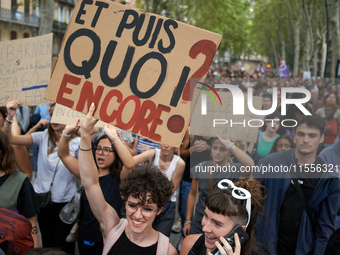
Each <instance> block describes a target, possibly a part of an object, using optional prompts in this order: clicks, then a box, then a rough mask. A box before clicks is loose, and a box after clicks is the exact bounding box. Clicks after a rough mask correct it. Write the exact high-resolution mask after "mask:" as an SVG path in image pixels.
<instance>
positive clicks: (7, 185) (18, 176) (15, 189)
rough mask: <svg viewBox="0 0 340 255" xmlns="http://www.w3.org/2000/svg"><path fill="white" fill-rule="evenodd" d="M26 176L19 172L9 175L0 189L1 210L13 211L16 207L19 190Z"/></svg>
mask: <svg viewBox="0 0 340 255" xmlns="http://www.w3.org/2000/svg"><path fill="white" fill-rule="evenodd" d="M26 178H28V177H27V175H25V174H24V173H22V172H20V171H15V172H14V173H12V174H10V176H9V177H8V178H7V180H6V181H5V182H4V183H3V184H2V185H1V187H0V193H1V196H0V204H1V207H2V208H7V209H10V210H11V209H13V208H16V207H17V201H18V196H19V192H20V189H21V187H22V184H23V183H24V181H25V179H26Z"/></svg>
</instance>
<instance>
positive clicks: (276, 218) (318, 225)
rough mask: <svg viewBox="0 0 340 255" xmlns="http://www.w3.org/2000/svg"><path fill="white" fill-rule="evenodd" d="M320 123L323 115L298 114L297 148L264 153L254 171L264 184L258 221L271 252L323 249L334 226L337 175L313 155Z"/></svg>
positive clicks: (260, 234)
mask: <svg viewBox="0 0 340 255" xmlns="http://www.w3.org/2000/svg"><path fill="white" fill-rule="evenodd" d="M324 128H325V122H324V121H323V119H322V118H321V117H319V116H310V115H307V116H301V117H300V118H298V119H297V126H296V131H295V135H294V142H295V144H296V148H295V149H290V150H286V151H284V152H279V153H273V154H270V155H268V156H266V157H265V158H264V159H263V160H262V161H261V162H260V163H259V166H260V167H259V171H256V172H254V177H256V178H261V179H264V185H265V187H266V188H267V190H268V192H267V195H268V196H267V199H266V200H265V206H264V207H265V211H264V215H263V216H262V215H260V216H259V219H258V224H257V226H256V227H257V236H258V238H259V241H260V242H262V243H263V244H264V245H265V247H266V248H267V249H268V251H269V252H270V254H274V255H275V254H311V253H313V254H324V252H325V249H326V245H327V240H328V238H329V237H330V235H331V234H332V232H333V230H334V219H335V216H336V214H337V209H338V198H339V179H338V178H337V175H336V174H334V173H333V170H332V171H328V170H329V169H328V166H327V165H326V164H325V163H324V162H323V161H322V160H321V159H320V158H319V157H317V156H316V152H317V148H318V146H319V144H320V143H322V142H323V140H324V134H323V131H324ZM271 169H276V170H275V171H274V170H271Z"/></svg>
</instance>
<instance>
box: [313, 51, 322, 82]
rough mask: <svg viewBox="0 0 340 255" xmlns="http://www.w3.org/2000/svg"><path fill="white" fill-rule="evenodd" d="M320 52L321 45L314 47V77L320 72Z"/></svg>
mask: <svg viewBox="0 0 340 255" xmlns="http://www.w3.org/2000/svg"><path fill="white" fill-rule="evenodd" d="M319 52H320V47H319V46H316V47H315V48H314V54H313V55H314V56H313V73H312V77H316V76H317V74H318V55H319Z"/></svg>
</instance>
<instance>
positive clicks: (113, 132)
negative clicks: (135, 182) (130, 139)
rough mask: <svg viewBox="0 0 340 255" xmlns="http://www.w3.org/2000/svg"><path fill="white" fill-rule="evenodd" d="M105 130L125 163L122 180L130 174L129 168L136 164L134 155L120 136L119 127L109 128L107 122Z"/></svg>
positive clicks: (121, 175) (121, 174)
mask: <svg viewBox="0 0 340 255" xmlns="http://www.w3.org/2000/svg"><path fill="white" fill-rule="evenodd" d="M104 132H105V134H107V136H108V137H109V138H110V140H111V141H112V143H113V146H114V147H115V149H116V151H117V153H118V156H119V158H120V160H121V161H122V163H123V166H124V167H123V169H122V171H121V172H120V179H121V180H122V179H124V178H125V177H126V176H127V175H128V173H129V169H132V168H134V166H135V164H134V162H133V158H132V155H131V153H130V151H129V149H128V148H127V146H126V145H125V144H124V142H123V141H122V139H121V138H119V137H118V134H117V129H115V128H109V126H108V125H107V124H105V127H104Z"/></svg>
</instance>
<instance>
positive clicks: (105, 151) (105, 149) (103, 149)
mask: <svg viewBox="0 0 340 255" xmlns="http://www.w3.org/2000/svg"><path fill="white" fill-rule="evenodd" d="M94 150H95V152H96V153H100V152H102V153H103V154H104V155H105V156H108V155H109V154H110V152H113V150H111V147H106V146H105V147H101V146H96V147H95V148H94Z"/></svg>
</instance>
